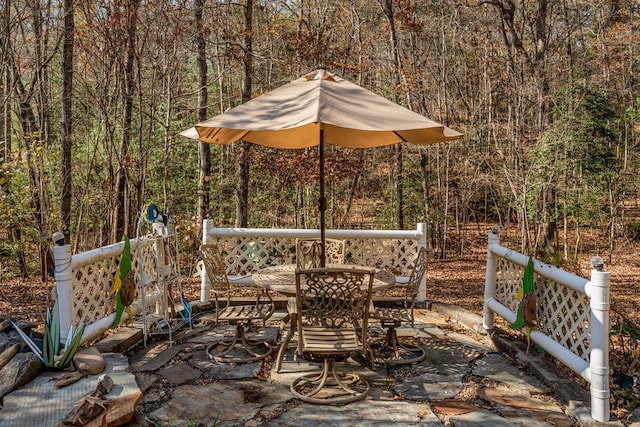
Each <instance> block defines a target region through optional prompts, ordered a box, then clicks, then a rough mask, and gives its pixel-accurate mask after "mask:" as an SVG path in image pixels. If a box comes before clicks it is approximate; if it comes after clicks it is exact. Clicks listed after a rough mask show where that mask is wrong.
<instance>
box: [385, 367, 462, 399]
mask: <svg viewBox="0 0 640 427" xmlns="http://www.w3.org/2000/svg"><path fill="white" fill-rule="evenodd" d="M462 378H463V376H462V375H461V374H458V375H440V374H436V373H432V374H424V375H420V376H418V377H407V378H404V379H403V380H402V382H400V384H398V385H397V386H396V387H395V390H397V391H399V392H400V393H402V394H403V395H404V397H405V399H411V400H443V399H450V398H452V397H454V396H456V395H457V394H458V393H460V391H462V389H463V388H464V385H463V384H462Z"/></svg>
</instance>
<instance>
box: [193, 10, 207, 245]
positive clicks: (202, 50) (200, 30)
mask: <svg viewBox="0 0 640 427" xmlns="http://www.w3.org/2000/svg"><path fill="white" fill-rule="evenodd" d="M203 8H204V0H196V1H195V16H196V46H197V52H198V56H197V58H196V64H197V68H198V121H199V122H201V121H203V120H206V119H207V102H208V100H207V95H208V93H207V78H208V75H207V58H206V55H207V44H206V41H205V38H204V24H203V21H202V11H203ZM198 163H199V166H200V168H199V176H198V208H197V221H198V236H197V239H196V241H195V243H196V244H197V243H198V242H201V241H202V233H203V229H202V222H203V221H204V219H205V218H206V217H207V216H208V212H209V203H210V202H209V201H210V190H209V182H210V181H211V148H210V145H209V144H207V143H204V142H198Z"/></svg>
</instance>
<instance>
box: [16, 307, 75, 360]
mask: <svg viewBox="0 0 640 427" xmlns="http://www.w3.org/2000/svg"><path fill="white" fill-rule="evenodd" d="M11 324H12V325H13V327H14V329H15V330H16V331H17V332H18V334H20V337H21V338H22V340H23V341H24V342H25V343H27V345H28V346H29V348H30V349H31V351H33V353H34V354H35V355H36V356H38V358H39V359H40V361H41V362H42V363H43V364H44V366H46V367H47V368H55V369H64V368H66V367H67V366H69V364H70V363H71V360H72V359H73V356H74V354H76V351H77V350H78V347H79V346H80V340H81V339H82V335H83V334H84V329H85V326H86V324H83V325H82V326H81V327H79V328H74V327H73V325H71V326H70V327H69V333H68V334H67V339H66V341H65V343H64V348H62V349H61V346H60V314H59V310H58V302H57V301H56V303H55V304H54V306H53V313H52V312H51V310H50V309H49V307H47V313H46V319H45V324H44V335H43V337H42V350H40V348H39V347H38V346H37V345H36V343H34V342H33V340H32V339H31V338H29V336H28V335H27V334H25V333H24V332H23V331H22V329H20V328H19V327H18V326H17V325H16V324H15V323H13V321H11Z"/></svg>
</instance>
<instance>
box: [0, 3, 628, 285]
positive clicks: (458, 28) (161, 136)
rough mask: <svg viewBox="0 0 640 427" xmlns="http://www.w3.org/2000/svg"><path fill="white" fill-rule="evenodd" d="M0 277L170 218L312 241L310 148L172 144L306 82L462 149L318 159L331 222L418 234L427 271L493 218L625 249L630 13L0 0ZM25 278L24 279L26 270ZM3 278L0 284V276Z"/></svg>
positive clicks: (543, 241) (190, 242) (543, 243)
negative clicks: (54, 253)
mask: <svg viewBox="0 0 640 427" xmlns="http://www.w3.org/2000/svg"><path fill="white" fill-rule="evenodd" d="M0 20H1V23H0V100H1V102H0V270H3V271H4V272H5V273H6V271H10V272H11V274H14V275H23V276H24V275H28V274H34V272H39V271H40V270H43V271H44V270H45V268H44V265H45V264H46V259H47V248H48V247H49V245H50V241H49V243H48V242H47V238H48V236H51V234H52V233H53V232H55V231H59V230H62V231H65V233H66V239H67V241H68V242H69V243H71V244H72V245H73V249H74V252H77V251H80V250H86V249H90V248H94V247H97V246H101V245H104V244H108V243H113V242H115V241H119V240H121V239H122V237H123V235H124V234H125V233H127V234H129V235H130V236H132V235H135V228H136V222H137V220H138V216H139V212H141V210H143V209H144V207H145V206H146V205H147V204H148V203H150V202H155V203H156V204H157V205H158V206H160V207H162V208H163V209H169V210H170V213H171V215H172V218H173V222H174V224H175V225H177V226H178V229H179V231H180V235H181V237H182V239H183V242H184V245H185V247H192V248H195V247H196V245H197V243H198V241H199V235H198V233H199V232H200V230H199V228H200V224H201V220H202V218H211V219H213V220H214V221H215V223H216V224H218V225H219V226H250V227H297V228H316V227H317V226H318V218H317V215H318V214H317V195H318V188H317V180H318V179H317V178H318V177H317V175H318V170H317V164H318V159H317V149H306V150H290V151H287V150H275V149H268V148H264V147H259V146H254V145H250V144H247V143H242V142H240V143H236V144H231V145H227V146H216V145H207V144H199V143H197V142H195V141H193V140H190V139H187V138H185V137H183V136H180V135H179V133H180V132H181V131H183V130H185V129H187V128H189V127H191V126H193V125H194V124H195V123H197V122H199V121H201V120H203V119H206V118H208V117H211V116H214V115H216V114H219V113H221V112H223V111H225V110H227V109H229V108H231V107H234V106H236V105H238V104H240V103H242V102H246V101H248V100H249V99H251V98H253V97H255V96H258V95H260V94H262V93H264V92H267V91H269V90H271V89H274V88H276V87H278V86H281V85H283V84H286V83H288V82H289V81H291V80H293V79H296V78H298V77H299V76H301V75H303V74H305V73H307V72H309V71H312V70H314V69H317V68H320V67H324V68H326V69H327V70H329V71H331V72H333V73H336V74H337V75H339V76H341V77H343V78H345V79H348V80H351V81H352V82H354V83H356V84H359V85H361V86H363V87H365V88H367V89H369V90H371V91H373V92H375V93H377V94H379V95H382V96H384V97H386V98H388V99H389V100H392V101H394V102H397V103H399V104H401V105H403V106H405V107H407V108H409V109H411V110H414V111H416V112H418V113H420V114H423V115H425V116H427V117H429V118H431V119H433V120H435V121H438V122H440V123H443V124H445V125H447V126H449V127H451V128H453V129H455V130H457V131H459V132H462V133H464V134H465V137H464V139H462V140H459V141H455V142H452V143H447V144H435V145H431V146H424V147H418V146H414V145H411V144H402V145H397V146H392V147H384V148H376V149H365V150H347V149H344V148H339V147H327V159H326V162H327V175H328V176H327V196H328V211H327V212H328V216H327V223H328V227H330V228H352V227H353V228H397V227H399V228H407V229H413V228H415V224H416V223H417V222H426V223H427V224H428V227H429V233H430V243H431V244H432V245H433V246H434V248H435V249H436V251H437V253H438V254H439V255H440V256H445V255H446V254H447V252H452V253H455V252H460V251H463V250H464V244H465V243H464V242H465V238H464V235H465V231H464V230H465V229H473V228H476V227H478V224H484V223H497V224H500V225H501V226H502V227H506V228H508V229H510V230H512V235H513V236H515V237H516V239H517V240H515V241H516V242H517V243H516V244H518V245H520V247H521V249H522V250H523V251H526V252H529V253H533V252H536V253H543V254H545V253H546V254H549V253H553V254H554V256H558V257H559V258H560V259H570V258H571V257H575V254H576V253H577V252H578V251H579V250H580V245H581V243H582V241H581V238H580V230H581V229H582V230H583V229H585V228H590V229H595V230H598V232H599V233H600V235H601V236H603V238H604V239H605V240H607V241H608V242H609V243H608V244H609V245H613V242H614V239H615V238H616V237H619V236H620V235H624V234H626V235H628V236H629V237H632V238H635V237H638V236H639V235H640V223H638V222H636V221H637V220H638V217H640V214H637V211H638V206H637V201H636V199H637V192H638V184H639V182H638V180H639V178H638V173H637V171H638V169H639V167H640V150H639V145H640V138H639V135H640V107H639V105H638V101H639V100H640V86H639V79H640V66H639V58H640V1H639V0H297V1H291V0H274V1H265V0H233V1H231V0H227V1H213V0H171V1H169V0H115V1H114V0H88V1H79V0H75V1H74V0H63V1H50V0H0ZM38 263H40V267H42V268H41V269H40V268H38ZM0 273H2V272H0Z"/></svg>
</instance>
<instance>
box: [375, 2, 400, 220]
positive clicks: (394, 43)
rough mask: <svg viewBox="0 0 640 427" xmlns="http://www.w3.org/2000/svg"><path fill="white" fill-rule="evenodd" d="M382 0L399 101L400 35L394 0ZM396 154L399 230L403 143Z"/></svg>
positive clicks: (398, 145) (395, 148)
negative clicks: (397, 29) (394, 12)
mask: <svg viewBox="0 0 640 427" xmlns="http://www.w3.org/2000/svg"><path fill="white" fill-rule="evenodd" d="M379 1H380V5H381V6H382V8H383V9H384V13H385V15H386V17H387V20H388V21H389V43H390V49H391V57H392V58H393V69H394V73H393V74H394V80H395V81H394V85H395V88H396V90H394V91H393V93H394V95H395V98H396V99H395V101H396V102H397V101H398V99H397V95H396V94H397V89H398V88H399V87H400V73H401V63H400V55H399V53H398V35H397V34H396V23H395V22H396V21H395V19H394V16H393V0H384V4H383V3H382V0H379ZM394 155H395V161H396V170H395V176H396V226H397V228H398V230H402V229H403V228H404V195H403V192H404V187H403V182H402V180H403V170H402V169H403V168H402V144H396V146H395V147H394Z"/></svg>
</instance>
